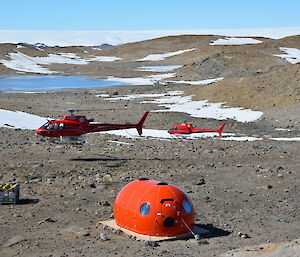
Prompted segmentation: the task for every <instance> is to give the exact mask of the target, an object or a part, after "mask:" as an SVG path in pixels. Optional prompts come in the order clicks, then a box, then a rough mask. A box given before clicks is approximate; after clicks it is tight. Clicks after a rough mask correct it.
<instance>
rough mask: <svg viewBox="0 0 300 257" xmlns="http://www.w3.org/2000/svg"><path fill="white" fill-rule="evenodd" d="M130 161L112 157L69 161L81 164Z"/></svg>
mask: <svg viewBox="0 0 300 257" xmlns="http://www.w3.org/2000/svg"><path fill="white" fill-rule="evenodd" d="M129 160H131V159H124V158H114V157H104V158H72V159H70V161H81V162H111V161H114V162H120V161H129Z"/></svg>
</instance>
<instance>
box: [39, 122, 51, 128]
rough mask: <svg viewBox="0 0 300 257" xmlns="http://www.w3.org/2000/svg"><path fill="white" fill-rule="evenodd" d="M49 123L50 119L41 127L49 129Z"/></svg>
mask: <svg viewBox="0 0 300 257" xmlns="http://www.w3.org/2000/svg"><path fill="white" fill-rule="evenodd" d="M49 125H50V122H49V121H48V122H46V123H45V124H44V125H43V126H41V129H48V127H49Z"/></svg>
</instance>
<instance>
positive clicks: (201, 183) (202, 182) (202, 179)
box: [196, 178, 205, 186]
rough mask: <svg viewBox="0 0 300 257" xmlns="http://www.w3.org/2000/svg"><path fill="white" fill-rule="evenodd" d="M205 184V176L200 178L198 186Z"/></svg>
mask: <svg viewBox="0 0 300 257" xmlns="http://www.w3.org/2000/svg"><path fill="white" fill-rule="evenodd" d="M204 184H205V179H204V178H200V179H199V180H198V182H197V183H196V185H197V186H201V185H204Z"/></svg>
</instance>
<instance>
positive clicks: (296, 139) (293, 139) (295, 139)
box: [270, 137, 300, 141]
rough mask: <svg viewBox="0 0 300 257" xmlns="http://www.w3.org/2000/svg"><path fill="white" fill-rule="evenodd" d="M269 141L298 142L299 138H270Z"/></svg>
mask: <svg viewBox="0 0 300 257" xmlns="http://www.w3.org/2000/svg"><path fill="white" fill-rule="evenodd" d="M270 139H272V140H276V141H300V137H272V138H270Z"/></svg>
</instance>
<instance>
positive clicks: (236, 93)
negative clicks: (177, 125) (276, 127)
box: [189, 64, 300, 110]
mask: <svg viewBox="0 0 300 257" xmlns="http://www.w3.org/2000/svg"><path fill="white" fill-rule="evenodd" d="M189 94H193V95H195V96H194V97H193V99H195V100H200V99H208V100H209V101H211V102H226V105H227V104H228V105H231V106H243V107H245V108H251V109H259V110H264V109H266V108H270V107H281V106H290V105H296V104H300V64H295V65H288V66H284V67H280V68H277V69H274V70H273V71H270V72H266V73H262V74H258V75H256V76H246V77H233V78H226V79H224V80H222V81H219V82H217V83H214V84H212V85H208V86H203V87H201V88H199V89H196V90H193V91H192V92H189Z"/></svg>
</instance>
